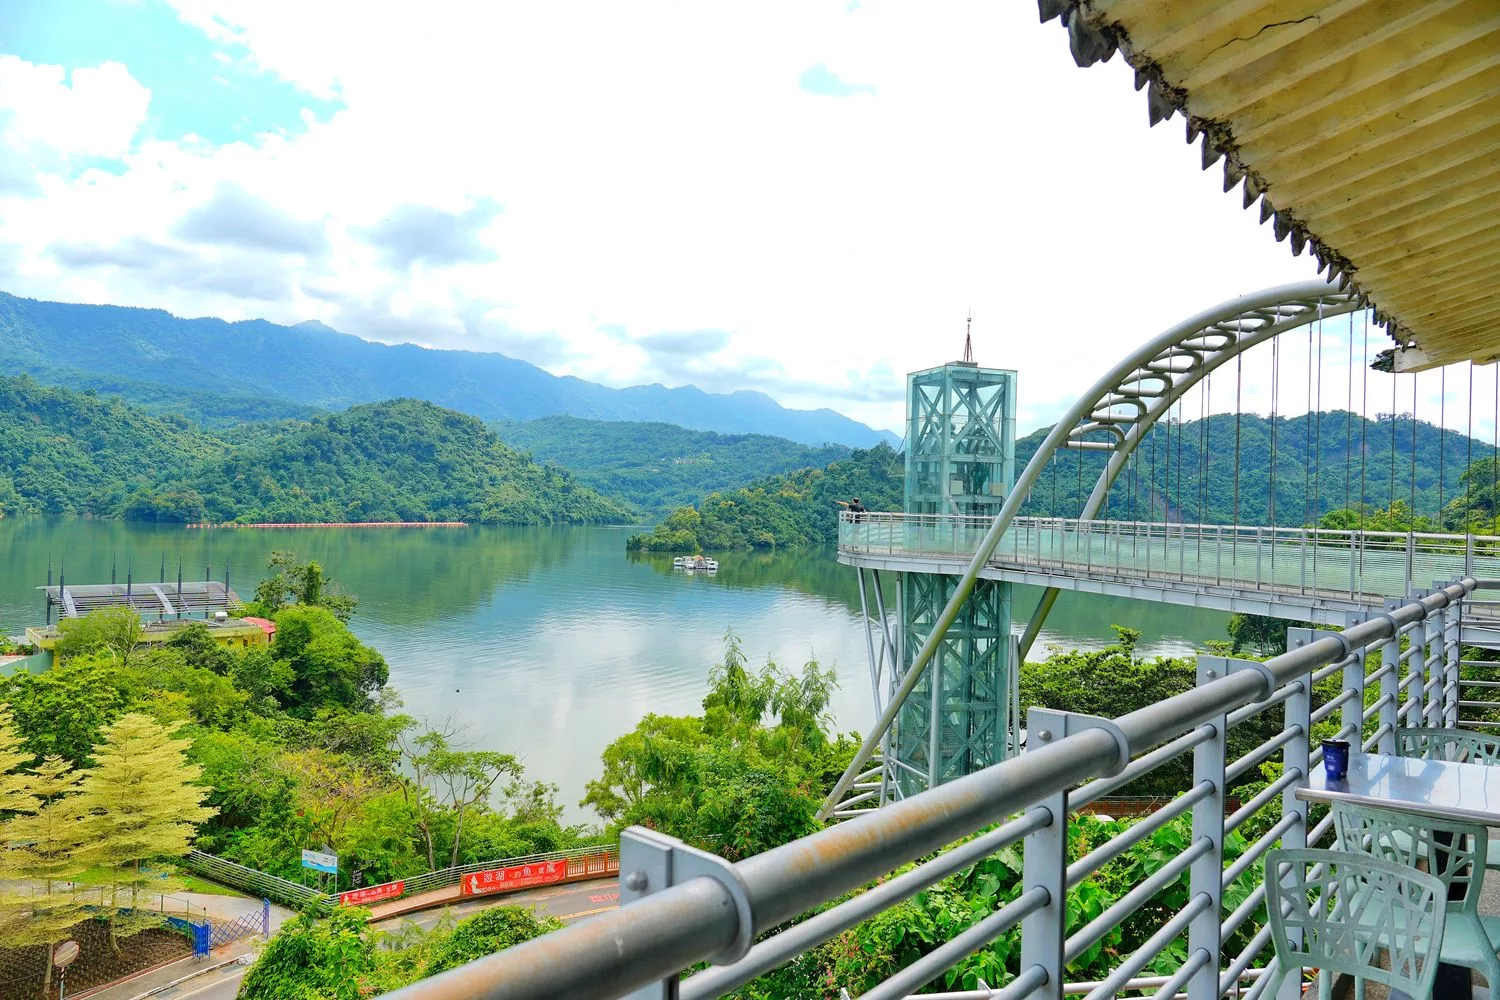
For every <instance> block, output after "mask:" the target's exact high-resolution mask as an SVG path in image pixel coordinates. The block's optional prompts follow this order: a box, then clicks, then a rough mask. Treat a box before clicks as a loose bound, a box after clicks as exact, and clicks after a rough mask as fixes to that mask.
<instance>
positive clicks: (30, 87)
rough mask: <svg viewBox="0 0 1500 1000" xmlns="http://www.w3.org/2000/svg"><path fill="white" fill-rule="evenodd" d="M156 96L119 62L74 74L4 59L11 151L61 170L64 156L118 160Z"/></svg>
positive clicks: (0, 102)
mask: <svg viewBox="0 0 1500 1000" xmlns="http://www.w3.org/2000/svg"><path fill="white" fill-rule="evenodd" d="M150 102H151V92H150V91H149V90H147V89H146V88H145V87H143V86H141V84H140V83H139V82H137V81H136V80H135V78H134V77H132V76H131V75H130V71H129V70H128V69H127V68H126V67H124V66H122V65H120V64H119V63H115V62H107V63H103V64H102V65H100V66H97V67H94V68H84V69H78V70H75V71H74V72H73V73H72V74H71V76H70V75H69V74H67V73H66V72H65V71H64V70H63V68H62V67H61V66H38V65H34V64H32V63H28V62H26V61H25V60H22V59H18V58H16V57H15V56H9V55H0V128H3V136H4V141H5V143H6V145H7V147H8V148H7V152H9V153H10V154H12V155H17V156H21V157H26V158H29V159H38V160H41V161H42V163H41V164H39V165H45V166H51V167H53V168H54V169H58V168H59V164H58V162H57V160H58V158H59V157H68V156H98V157H119V156H122V155H123V154H124V153H125V152H126V151H127V150H128V149H129V148H130V143H131V140H132V139H134V138H135V134H136V132H137V131H139V129H140V127H141V124H142V123H143V122H144V121H145V120H146V108H147V106H148V105H149V104H150Z"/></svg>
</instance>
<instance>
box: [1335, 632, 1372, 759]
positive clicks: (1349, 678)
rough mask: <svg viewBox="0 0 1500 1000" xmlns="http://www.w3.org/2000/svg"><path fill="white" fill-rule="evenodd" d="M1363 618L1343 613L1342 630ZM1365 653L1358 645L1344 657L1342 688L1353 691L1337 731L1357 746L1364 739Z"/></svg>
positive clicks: (1360, 746) (1362, 744) (1362, 742)
mask: <svg viewBox="0 0 1500 1000" xmlns="http://www.w3.org/2000/svg"><path fill="white" fill-rule="evenodd" d="M1364 620H1365V616H1364V615H1360V614H1352V615H1345V616H1344V631H1345V632H1347V631H1349V630H1350V629H1351V628H1353V627H1354V626H1356V625H1358V624H1359V623H1360V622H1362V621H1364ZM1365 653H1366V649H1365V647H1363V646H1360V647H1358V648H1355V649H1351V650H1350V651H1349V655H1348V656H1346V657H1344V690H1346V691H1353V692H1354V697H1353V698H1351V699H1349V700H1348V701H1346V702H1344V708H1343V711H1342V712H1341V713H1340V725H1339V732H1340V733H1341V734H1343V738H1344V739H1347V740H1349V741H1351V742H1353V743H1355V744H1356V745H1357V748H1362V747H1363V746H1364V739H1365V737H1364V729H1365ZM1376 725H1379V723H1376Z"/></svg>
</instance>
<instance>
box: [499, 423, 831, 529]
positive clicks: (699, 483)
mask: <svg viewBox="0 0 1500 1000" xmlns="http://www.w3.org/2000/svg"><path fill="white" fill-rule="evenodd" d="M495 429H496V430H497V431H498V432H499V434H500V437H501V438H503V439H504V440H505V442H506V443H507V444H510V445H512V446H514V447H516V448H518V449H521V450H523V451H528V452H530V453H531V455H532V456H533V457H534V458H536V459H538V460H539V461H543V462H547V463H550V464H554V465H560V466H563V467H564V468H566V469H568V470H569V471H570V472H572V473H573V475H575V476H576V477H577V478H578V481H579V482H581V483H584V484H585V485H588V486H592V487H594V488H595V489H597V490H599V491H600V492H601V493H604V494H606V495H609V496H618V497H620V498H622V499H624V500H627V501H629V502H630V503H632V504H635V506H636V507H638V508H640V509H641V510H643V511H647V512H650V513H652V514H656V513H661V512H665V511H668V510H670V509H672V508H673V507H678V506H681V505H683V504H690V503H692V502H693V501H694V500H696V499H698V498H699V497H701V496H703V494H705V493H712V492H718V491H723V490H731V489H734V488H735V487H737V486H743V485H744V484H746V483H748V482H751V481H752V480H757V479H762V478H764V477H766V476H771V475H775V474H777V473H781V472H790V471H792V470H794V469H805V468H821V467H822V466H825V465H827V464H828V463H829V462H833V461H836V460H838V459H841V458H847V457H848V455H849V452H850V449H848V448H846V447H844V446H843V445H833V444H830V445H824V446H822V447H821V448H813V447H809V446H808V445H805V444H798V443H796V442H795V441H788V440H787V439H786V438H778V437H769V436H767V435H765V434H715V433H713V432H711V431H690V430H688V429H687V428H685V427H678V426H675V425H673V424H662V423H651V424H644V423H633V422H628V421H601V420H580V419H579V418H577V417H563V416H557V417H542V418H541V419H539V420H525V421H520V420H508V421H502V422H501V423H499V424H497V425H496V427H495Z"/></svg>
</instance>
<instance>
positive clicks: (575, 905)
mask: <svg viewBox="0 0 1500 1000" xmlns="http://www.w3.org/2000/svg"><path fill="white" fill-rule="evenodd" d="M619 898H620V893H619V883H618V882H617V881H616V880H615V879H614V878H607V879H600V880H598V881H595V882H574V883H573V884H572V885H560V886H557V887H555V888H546V889H532V890H530V891H528V892H517V893H512V894H511V895H508V896H492V897H489V898H484V897H480V898H478V899H474V900H473V901H472V902H465V903H455V904H454V905H452V906H444V907H439V908H438V909H435V910H423V911H422V912H421V913H412V914H409V915H407V916H404V917H393V918H392V919H390V920H386V921H383V922H382V923H381V924H380V926H381V927H384V928H386V929H387V930H392V931H397V930H400V929H401V927H403V926H410V925H412V924H415V925H416V926H418V927H421V928H424V929H428V930H430V929H431V928H433V927H436V926H437V924H438V922H439V921H440V920H442V919H444V916H445V915H451V917H452V919H456V920H462V919H463V918H464V917H467V916H472V915H473V914H475V913H478V912H479V911H480V910H487V909H489V908H490V907H492V906H534V907H536V912H537V915H538V916H546V917H556V918H558V919H559V920H562V921H564V922H569V923H570V922H572V921H574V920H582V919H583V918H584V917H589V916H593V915H594V914H595V913H603V912H604V911H605V910H613V909H614V908H615V907H616V906H618V905H619Z"/></svg>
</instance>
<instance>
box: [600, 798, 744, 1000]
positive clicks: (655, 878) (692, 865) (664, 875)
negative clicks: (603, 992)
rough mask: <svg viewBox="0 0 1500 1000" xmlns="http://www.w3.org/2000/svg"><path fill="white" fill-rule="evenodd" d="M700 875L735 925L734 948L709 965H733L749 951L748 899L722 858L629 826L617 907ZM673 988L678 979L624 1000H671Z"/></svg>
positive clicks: (675, 993)
mask: <svg viewBox="0 0 1500 1000" xmlns="http://www.w3.org/2000/svg"><path fill="white" fill-rule="evenodd" d="M704 875H706V876H708V877H709V878H712V879H714V880H715V881H717V882H718V883H719V884H720V885H722V886H723V887H724V888H725V890H726V891H727V892H728V893H729V897H730V899H731V900H732V901H733V904H734V909H735V916H736V923H737V926H736V929H735V941H734V943H733V944H732V945H730V947H729V948H728V949H727V950H726V951H725V952H723V953H722V954H719V955H715V956H713V957H712V958H711V959H710V961H711V962H714V963H715V964H719V965H727V964H729V963H731V962H737V961H739V959H741V958H743V957H744V954H745V952H747V951H749V950H750V945H751V942H752V938H751V934H750V928H751V926H752V925H753V922H754V921H753V920H752V917H751V909H750V894H749V892H748V890H747V889H746V888H745V884H744V882H743V881H742V880H741V879H740V877H739V874H738V873H737V872H736V871H735V870H734V866H733V865H731V864H730V863H729V862H727V861H725V860H724V859H723V858H720V857H718V856H716V855H713V854H709V853H708V852H707V851H701V850H699V849H698V848H696V847H692V846H689V845H688V844H685V843H683V842H682V841H680V840H678V839H677V838H676V837H669V836H667V835H666V834H664V833H658V832H657V831H655V830H647V829H645V828H644V827H639V826H632V827H627V828H626V829H625V831H624V832H623V833H621V834H620V906H621V907H626V906H629V905H630V904H632V903H635V902H638V901H640V900H642V899H644V898H645V897H647V896H649V895H651V894H652V893H655V892H661V891H662V890H663V889H669V888H671V887H672V886H674V885H681V884H682V883H684V882H688V881H691V880H692V879H695V878H699V877H701V876H704ZM678 986H679V978H678V976H676V975H672V976H668V977H667V978H666V979H663V980H661V981H660V982H656V983H652V984H651V985H649V986H642V987H641V988H640V989H638V990H635V991H634V992H632V993H628V994H626V996H627V998H628V1000H677V996H678Z"/></svg>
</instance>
